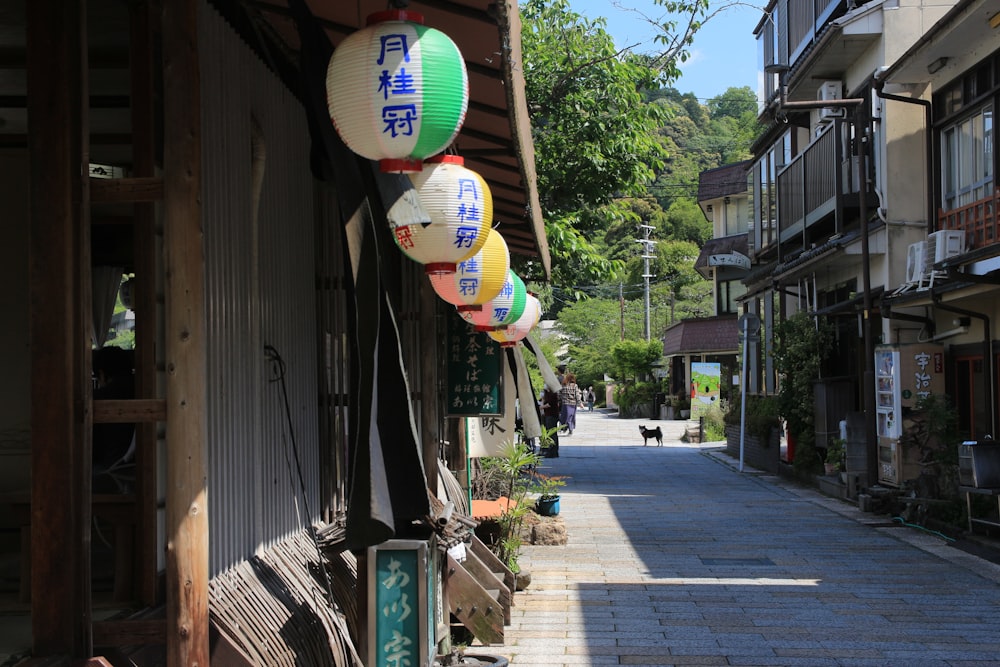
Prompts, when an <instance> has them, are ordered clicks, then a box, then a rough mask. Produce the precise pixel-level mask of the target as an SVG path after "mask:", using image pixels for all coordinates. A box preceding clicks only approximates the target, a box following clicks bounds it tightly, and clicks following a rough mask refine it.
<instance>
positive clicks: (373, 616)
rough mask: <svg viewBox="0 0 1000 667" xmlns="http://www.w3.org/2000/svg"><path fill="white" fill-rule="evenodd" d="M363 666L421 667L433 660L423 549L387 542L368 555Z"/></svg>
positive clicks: (419, 544)
mask: <svg viewBox="0 0 1000 667" xmlns="http://www.w3.org/2000/svg"><path fill="white" fill-rule="evenodd" d="M368 573H369V574H368V594H369V600H368V604H369V614H368V620H369V626H368V633H369V634H368V642H369V646H368V655H369V664H370V665H372V666H377V667H423V666H425V665H427V666H429V665H430V664H431V661H432V658H433V651H434V640H435V632H434V630H435V622H434V616H435V613H434V606H435V601H434V598H433V592H434V589H433V587H432V586H433V581H434V576H433V569H432V568H431V564H430V563H429V562H428V543H427V542H423V541H420V540H389V541H388V542H384V543H382V544H380V545H378V546H374V547H370V548H369V550H368Z"/></svg>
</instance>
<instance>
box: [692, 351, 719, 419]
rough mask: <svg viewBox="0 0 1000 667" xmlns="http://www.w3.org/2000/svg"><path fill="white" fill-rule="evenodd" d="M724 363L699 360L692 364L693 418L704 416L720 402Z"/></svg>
mask: <svg viewBox="0 0 1000 667" xmlns="http://www.w3.org/2000/svg"><path fill="white" fill-rule="evenodd" d="M721 378H722V364H719V363H710V362H703V361H697V362H692V364H691V419H698V418H699V417H704V416H705V415H706V414H707V413H708V409H709V408H710V407H712V404H713V403H718V402H719V388H720V384H721V383H720V380H721Z"/></svg>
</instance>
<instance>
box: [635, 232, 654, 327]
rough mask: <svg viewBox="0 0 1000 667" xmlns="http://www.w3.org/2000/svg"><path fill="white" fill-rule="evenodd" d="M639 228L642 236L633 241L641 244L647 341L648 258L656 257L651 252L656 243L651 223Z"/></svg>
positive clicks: (650, 275) (649, 275)
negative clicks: (652, 237)
mask: <svg viewBox="0 0 1000 667" xmlns="http://www.w3.org/2000/svg"><path fill="white" fill-rule="evenodd" d="M639 229H641V230H642V238H641V239H635V242H636V243H641V244H642V282H643V285H644V294H645V301H646V327H645V333H646V342H649V279H650V278H652V277H653V276H652V274H651V273H650V272H649V260H651V259H655V258H656V255H654V254H653V244H654V243H656V241H654V240H653V239H651V238H650V234H651V233H652V231H653V230H654V229H656V228H655V227H653V226H652V225H639Z"/></svg>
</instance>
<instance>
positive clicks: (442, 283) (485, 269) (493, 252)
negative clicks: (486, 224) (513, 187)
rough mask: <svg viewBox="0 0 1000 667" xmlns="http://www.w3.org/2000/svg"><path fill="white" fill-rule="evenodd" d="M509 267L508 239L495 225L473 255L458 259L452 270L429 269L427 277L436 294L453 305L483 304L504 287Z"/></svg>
mask: <svg viewBox="0 0 1000 667" xmlns="http://www.w3.org/2000/svg"><path fill="white" fill-rule="evenodd" d="M508 271H510V251H509V250H508V249H507V242H506V241H505V240H504V238H503V236H501V234H500V232H498V231H497V230H495V229H491V230H489V232H488V233H487V235H486V243H484V244H483V247H482V248H481V249H480V250H479V252H477V253H476V254H475V255H473V256H472V257H470V258H468V259H466V260H464V261H462V262H459V263H458V265H457V266H456V268H455V272H454V273H432V274H430V275H429V276H428V277H429V278H430V280H431V287H433V288H434V291H435V292H437V295H438V296H439V297H441V298H442V299H444V300H445V301H447V302H448V303H450V304H452V305H454V306H482V304H484V303H486V302H487V301H489V300H490V299H492V298H493V297H495V296H496V295H497V294H499V293H500V290H501V289H503V285H504V282H505V281H506V280H507V272H508Z"/></svg>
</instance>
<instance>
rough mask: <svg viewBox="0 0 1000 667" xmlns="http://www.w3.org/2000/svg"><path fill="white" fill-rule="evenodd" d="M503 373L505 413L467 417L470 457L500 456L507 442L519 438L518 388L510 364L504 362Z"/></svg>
mask: <svg viewBox="0 0 1000 667" xmlns="http://www.w3.org/2000/svg"><path fill="white" fill-rule="evenodd" d="M503 374H504V380H503V392H504V397H503V406H504V411H503V414H501V415H483V416H480V417H465V444H466V448H467V450H468V454H469V457H470V458H475V457H480V456H500V453H501V451H502V450H503V446H504V443H505V442H507V441H512V442H513V441H516V440H517V434H516V433H515V432H514V405H515V403H516V399H517V389H516V388H515V387H514V376H513V374H512V373H511V371H510V366H509V365H508V364H506V363H504V364H503Z"/></svg>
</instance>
